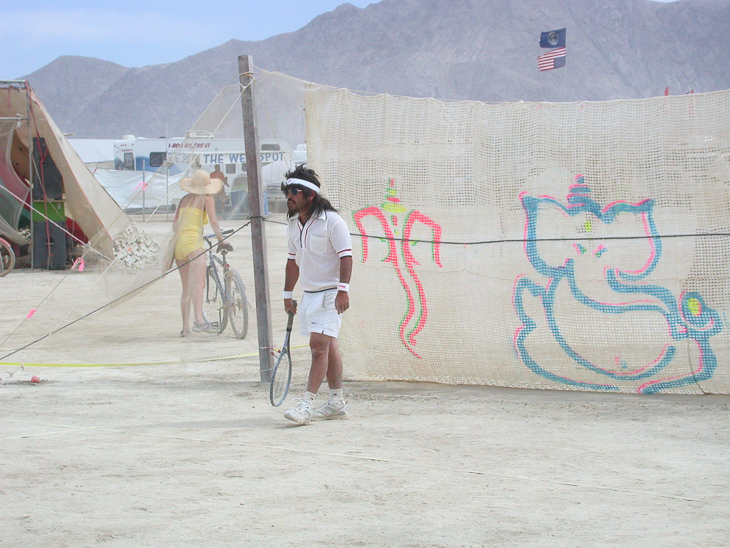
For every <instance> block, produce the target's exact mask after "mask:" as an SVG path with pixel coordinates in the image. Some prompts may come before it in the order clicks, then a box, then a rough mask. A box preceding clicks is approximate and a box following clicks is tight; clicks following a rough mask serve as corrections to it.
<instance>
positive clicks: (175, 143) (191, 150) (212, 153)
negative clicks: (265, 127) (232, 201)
mask: <svg viewBox="0 0 730 548" xmlns="http://www.w3.org/2000/svg"><path fill="white" fill-rule="evenodd" d="M168 159H169V160H170V162H169V164H168V165H169V168H168V169H169V174H170V175H176V174H178V173H182V172H183V171H185V170H186V169H187V168H188V166H190V165H192V166H195V167H200V168H202V169H205V170H207V171H212V170H213V168H214V167H215V166H216V165H219V166H220V167H221V170H222V171H223V173H225V174H226V177H227V178H228V180H229V181H234V180H235V179H236V178H237V177H238V176H240V175H245V174H246V153H245V145H244V141H243V139H230V138H215V137H210V136H205V135H200V134H198V135H192V136H191V135H189V136H188V137H185V138H183V137H172V138H169V139H166V138H157V139H147V138H144V137H134V136H133V135H125V136H124V137H123V138H122V139H120V140H117V141H114V169H117V170H129V171H153V172H155V171H158V170H159V169H160V168H162V167H163V166H165V162H166V161H167V160H168ZM259 161H260V162H261V165H262V166H266V165H268V164H271V163H273V162H279V161H287V162H288V161H290V151H289V146H288V144H287V143H283V142H279V141H276V140H274V139H261V140H260V141H259Z"/></svg>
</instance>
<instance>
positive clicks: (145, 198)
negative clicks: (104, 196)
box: [94, 169, 185, 209]
mask: <svg viewBox="0 0 730 548" xmlns="http://www.w3.org/2000/svg"><path fill="white" fill-rule="evenodd" d="M143 174H144V175H143ZM94 175H95V176H96V178H97V180H98V181H99V182H100V183H101V185H102V186H103V187H104V188H105V189H106V191H107V192H108V193H109V194H110V195H111V197H112V198H114V200H115V201H116V202H117V204H119V206H120V207H121V208H122V209H141V208H143V207H144V208H145V209H154V208H158V207H160V208H162V207H165V206H167V204H177V202H179V201H180V198H182V197H183V196H184V195H185V192H184V191H183V190H181V189H180V184H179V182H180V179H181V178H182V177H183V174H178V175H170V176H169V177H165V175H157V174H152V173H150V172H143V171H120V170H115V169H97V170H95V171H94ZM143 177H144V179H145V180H144V181H143V180H142V178H143Z"/></svg>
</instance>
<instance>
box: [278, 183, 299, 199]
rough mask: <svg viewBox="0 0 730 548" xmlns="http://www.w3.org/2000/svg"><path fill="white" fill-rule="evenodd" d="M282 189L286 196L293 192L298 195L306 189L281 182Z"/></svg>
mask: <svg viewBox="0 0 730 548" xmlns="http://www.w3.org/2000/svg"><path fill="white" fill-rule="evenodd" d="M281 191H282V192H283V193H284V196H288V195H289V193H291V195H292V196H296V195H297V194H299V193H300V192H304V189H303V188H301V187H298V186H294V185H285V184H284V183H281Z"/></svg>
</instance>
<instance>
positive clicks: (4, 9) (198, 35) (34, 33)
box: [0, 0, 675, 80]
mask: <svg viewBox="0 0 730 548" xmlns="http://www.w3.org/2000/svg"><path fill="white" fill-rule="evenodd" d="M377 1H378V0H349V3H350V4H352V5H354V6H357V7H360V8H364V7H366V6H368V5H369V4H375V3H377ZM657 1H664V2H666V1H675V0H657ZM342 3H344V0H277V1H271V0H269V1H264V0H258V1H251V0H235V1H234V0H212V1H211V0H209V1H200V0H197V1H193V0H175V1H174V2H172V1H168V0H145V1H142V0H125V1H116V2H110V1H108V0H106V1H104V0H101V1H100V0H81V1H74V0H66V1H62V0H19V1H16V2H10V1H8V0H2V2H0V51H1V52H2V54H0V80H11V79H14V78H18V77H21V76H25V75H27V74H30V73H31V72H33V71H35V70H38V69H39V68H41V67H43V66H44V65H47V64H48V63H50V62H51V61H53V60H54V59H56V58H57V57H60V56H61V55H83V56H86V57H97V58H99V59H104V60H106V61H113V62H114V63H118V64H120V65H123V66H125V67H141V66H145V65H156V64H160V63H169V62H172V61H179V60H180V59H183V58H185V57H187V56H188V55H192V54H194V53H198V52H200V51H203V50H206V49H209V48H212V47H215V46H219V45H221V44H223V43H224V42H227V41H228V40H231V39H233V38H235V39H237V40H262V39H264V38H269V37H271V36H275V35H277V34H281V33H284V32H291V31H295V30H297V29H300V28H302V27H303V26H304V25H306V24H307V23H309V21H311V20H312V19H314V18H315V17H316V16H317V15H320V14H322V13H326V12H328V11H332V10H333V9H335V8H336V7H337V6H338V5H340V4H342ZM11 6H12V7H11ZM254 62H255V60H254Z"/></svg>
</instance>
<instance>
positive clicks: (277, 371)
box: [269, 301, 297, 407]
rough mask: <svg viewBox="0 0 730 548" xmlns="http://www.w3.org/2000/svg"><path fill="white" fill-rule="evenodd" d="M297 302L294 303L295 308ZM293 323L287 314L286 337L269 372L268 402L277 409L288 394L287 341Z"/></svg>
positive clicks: (289, 371) (288, 358)
mask: <svg viewBox="0 0 730 548" xmlns="http://www.w3.org/2000/svg"><path fill="white" fill-rule="evenodd" d="M296 306H297V302H296V301H294V307H295V308H296ZM293 323H294V314H292V313H291V312H289V319H288V320H287V322H286V337H285V338H284V346H282V347H281V353H280V354H279V357H278V358H277V359H276V364H275V365H274V370H273V371H272V372H271V385H270V386H269V400H270V401H271V405H273V406H274V407H279V406H280V405H281V404H282V403H283V402H284V400H285V399H286V395H287V394H288V393H289V383H290V382H291V352H290V351H289V339H290V338H291V327H292V324H293Z"/></svg>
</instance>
